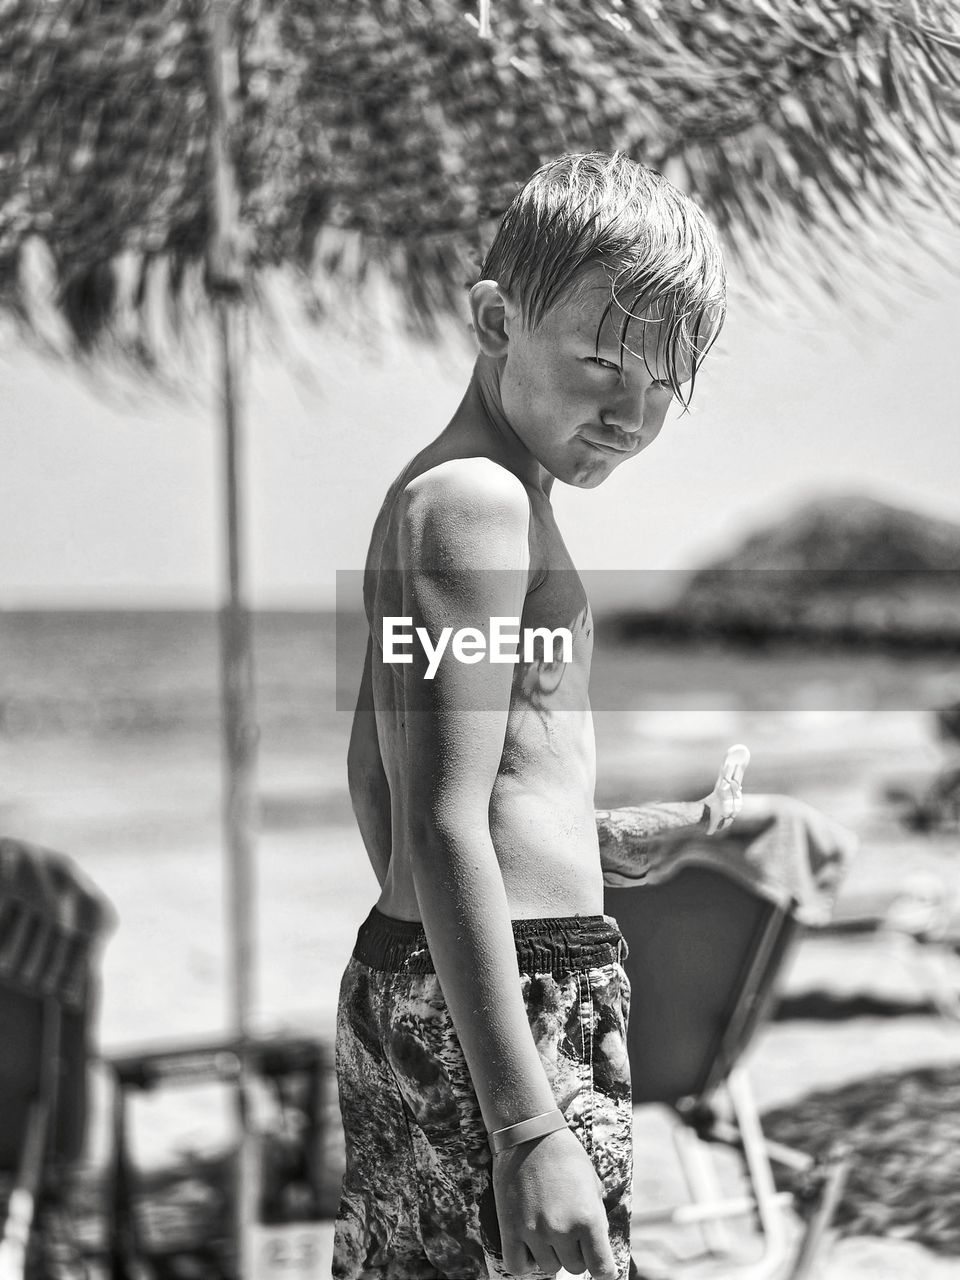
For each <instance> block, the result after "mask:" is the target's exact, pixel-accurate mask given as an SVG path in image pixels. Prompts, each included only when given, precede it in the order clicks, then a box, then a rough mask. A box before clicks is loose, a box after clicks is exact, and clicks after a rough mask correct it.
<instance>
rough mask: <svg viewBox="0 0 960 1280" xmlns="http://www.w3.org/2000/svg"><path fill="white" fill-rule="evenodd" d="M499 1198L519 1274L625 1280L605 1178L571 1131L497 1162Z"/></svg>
mask: <svg viewBox="0 0 960 1280" xmlns="http://www.w3.org/2000/svg"><path fill="white" fill-rule="evenodd" d="M493 1194H494V1199H495V1201H496V1206H497V1218H498V1220H499V1222H500V1239H501V1244H502V1246H503V1263H504V1266H505V1267H506V1268H507V1270H508V1271H509V1272H510V1273H511V1275H515V1276H522V1275H525V1274H526V1273H528V1272H530V1271H533V1270H534V1269H536V1268H537V1267H539V1268H540V1270H541V1271H545V1272H547V1273H548V1274H549V1275H556V1273H557V1272H558V1271H559V1270H560V1268H561V1267H565V1268H566V1269H567V1271H570V1272H572V1273H573V1274H574V1275H581V1274H582V1273H583V1272H584V1271H585V1270H586V1271H589V1272H590V1275H591V1276H592V1277H593V1280H618V1275H619V1272H618V1271H617V1266H616V1262H615V1261H614V1257H613V1250H612V1248H611V1247H610V1234H609V1230H608V1227H607V1214H606V1210H605V1209H604V1207H603V1189H602V1187H601V1185H600V1179H599V1178H598V1177H597V1175H596V1172H595V1170H594V1167H593V1163H592V1161H591V1160H590V1157H589V1156H588V1155H587V1153H586V1151H584V1149H583V1146H582V1144H581V1143H580V1140H579V1139H578V1138H577V1137H576V1135H575V1134H574V1133H572V1132H571V1131H570V1130H569V1129H560V1130H558V1131H557V1132H556V1133H550V1134H547V1136H546V1137H544V1138H538V1139H537V1140H536V1141H535V1142H528V1143H524V1144H522V1145H521V1146H519V1147H511V1148H510V1150H508V1151H504V1152H501V1153H500V1154H499V1155H495V1156H494V1157H493Z"/></svg>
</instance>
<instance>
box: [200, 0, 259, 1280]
mask: <svg viewBox="0 0 960 1280" xmlns="http://www.w3.org/2000/svg"><path fill="white" fill-rule="evenodd" d="M232 8H233V0H207V12H206V17H207V26H208V34H209V71H210V88H209V111H210V135H209V181H210V188H209V201H210V243H209V255H208V273H207V279H208V286H209V288H210V290H211V292H212V294H213V298H214V304H215V311H216V318H217V331H218V343H219V351H220V385H221V392H222V396H221V408H222V414H223V442H224V485H225V490H224V498H225V516H226V533H227V578H228V582H227V599H226V602H225V603H224V605H223V607H222V609H221V612H220V624H221V625H220V645H221V649H220V652H221V680H222V707H223V761H224V782H223V788H224V790H223V826H224V837H225V843H226V854H227V865H226V868H225V879H226V886H227V892H226V901H227V928H228V933H229V952H230V986H231V997H232V998H231V1002H230V1003H231V1006H232V1007H231V1023H232V1032H233V1034H234V1036H235V1037H236V1040H237V1042H238V1043H237V1083H236V1121H237V1145H238V1156H237V1161H236V1165H235V1171H236V1177H235V1183H234V1188H233V1192H234V1195H233V1206H232V1207H233V1213H234V1216H233V1227H234V1231H233V1235H234V1247H235V1250H236V1253H235V1257H236V1259H237V1274H238V1275H239V1276H240V1277H241V1280H250V1277H251V1268H250V1265H249V1258H248V1256H247V1247H246V1246H247V1242H248V1241H249V1238H250V1233H249V1227H250V1224H251V1223H252V1222H253V1221H254V1219H255V1216H256V1205H257V1189H258V1188H257V1183H258V1178H257V1158H256V1155H257V1153H256V1143H255V1135H254V1134H253V1133H252V1132H251V1130H250V1107H249V1102H248V1098H249V1085H250V1080H249V1072H248V1066H247V1051H246V1049H247V1046H246V1041H247V1038H248V1036H249V1034H250V1015H251V1010H252V1006H253V999H252V989H251V988H252V978H253V971H254V963H253V953H254V945H253V936H254V930H253V919H254V892H253V868H254V852H255V848H254V845H255V832H256V828H257V800H256V795H257V788H256V749H257V725H256V717H255V713H254V685H253V651H252V650H253V646H252V643H251V628H250V613H249V610H248V609H247V607H246V605H245V603H244V582H243V573H242V564H243V522H242V501H241V495H242V488H243V486H242V457H243V455H242V429H243V400H244V397H243V383H242V370H243V369H244V367H245V360H244V353H245V352H244V349H245V345H246V344H245V338H246V329H245V310H244V305H245V304H244V284H245V280H246V254H245V251H244V241H243V236H242V227H241V224H240V202H239V196H238V191H237V182H236V174H235V172H234V166H233V162H232V158H231V154H230V126H231V123H232V121H233V118H234V115H235V112H236V104H237V94H238V89H239V63H238V58H237V51H236V48H235V47H234V41H233V31H232V24H231V11H232Z"/></svg>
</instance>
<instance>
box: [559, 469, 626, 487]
mask: <svg viewBox="0 0 960 1280" xmlns="http://www.w3.org/2000/svg"><path fill="white" fill-rule="evenodd" d="M615 469H616V468H614V467H603V466H601V467H579V468H577V470H576V471H574V472H572V473H571V474H570V475H568V476H562V477H560V478H561V479H562V480H563V482H564V484H569V485H572V486H573V487H574V488H575V489H598V488H599V487H600V485H602V484H603V482H604V480H609V478H610V476H612V475H613V472H614V470H615Z"/></svg>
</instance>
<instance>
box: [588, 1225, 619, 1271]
mask: <svg viewBox="0 0 960 1280" xmlns="http://www.w3.org/2000/svg"><path fill="white" fill-rule="evenodd" d="M580 1248H581V1250H582V1252H583V1260H584V1262H585V1263H586V1264H587V1270H588V1271H589V1272H590V1276H591V1280H619V1277H620V1272H619V1270H618V1269H617V1264H616V1262H615V1261H614V1257H613V1249H612V1248H611V1247H610V1237H609V1235H608V1234H607V1230H606V1223H604V1224H603V1227H601V1228H599V1229H597V1230H595V1231H592V1232H591V1233H590V1234H589V1235H584V1236H581V1238H580Z"/></svg>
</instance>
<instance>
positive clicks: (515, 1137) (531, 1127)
mask: <svg viewBox="0 0 960 1280" xmlns="http://www.w3.org/2000/svg"><path fill="white" fill-rule="evenodd" d="M566 1127H567V1122H566V1120H564V1118H563V1112H562V1111H561V1110H560V1108H559V1107H556V1108H554V1110H553V1111H544V1112H543V1113H542V1114H541V1115H539V1116H531V1117H530V1119H529V1120H521V1121H520V1123H519V1124H509V1125H507V1127H506V1128H505V1129H494V1131H493V1133H491V1134H490V1147H491V1149H492V1151H493V1154H494V1155H499V1154H500V1152H501V1151H509V1150H510V1148H511V1147H519V1146H520V1144H521V1142H531V1141H532V1140H533V1139H534V1138H543V1137H545V1136H546V1135H547V1134H548V1133H556V1132H557V1130H558V1129H565V1128H566Z"/></svg>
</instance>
